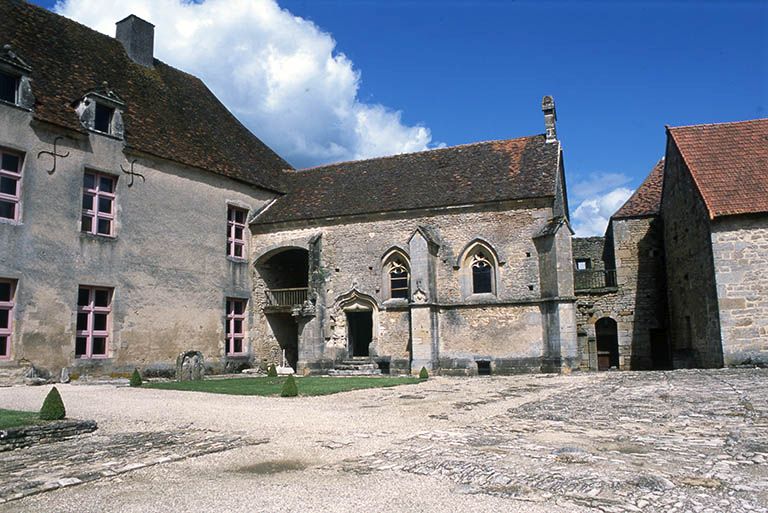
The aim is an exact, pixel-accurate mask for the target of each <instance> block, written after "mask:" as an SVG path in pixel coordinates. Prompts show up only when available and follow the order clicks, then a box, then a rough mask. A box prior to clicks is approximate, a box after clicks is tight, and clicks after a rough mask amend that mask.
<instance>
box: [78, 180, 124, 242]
mask: <svg viewBox="0 0 768 513" xmlns="http://www.w3.org/2000/svg"><path fill="white" fill-rule="evenodd" d="M116 183H117V177H114V176H109V175H104V174H100V173H93V172H90V171H88V172H86V173H85V175H84V178H83V214H82V224H81V225H80V230H81V231H83V232H85V233H91V234H93V235H106V236H109V237H111V236H113V235H114V234H115V185H116Z"/></svg>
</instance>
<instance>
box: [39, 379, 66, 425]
mask: <svg viewBox="0 0 768 513" xmlns="http://www.w3.org/2000/svg"><path fill="white" fill-rule="evenodd" d="M66 416H67V410H66V409H64V401H62V400H61V395H59V391H58V390H56V387H53V388H52V389H51V391H50V392H48V395H47V396H46V397H45V401H43V407H42V408H40V418H41V419H43V420H61V419H63V418H64V417H66Z"/></svg>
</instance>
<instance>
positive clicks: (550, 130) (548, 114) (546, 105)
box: [541, 96, 557, 143]
mask: <svg viewBox="0 0 768 513" xmlns="http://www.w3.org/2000/svg"><path fill="white" fill-rule="evenodd" d="M541 110H542V112H544V128H545V129H546V131H547V142H548V143H551V142H555V141H557V129H556V127H555V124H556V123H557V112H556V111H555V99H554V98H552V97H551V96H545V97H544V98H542V100H541Z"/></svg>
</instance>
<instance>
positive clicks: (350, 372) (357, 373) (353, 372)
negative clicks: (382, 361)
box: [328, 369, 381, 376]
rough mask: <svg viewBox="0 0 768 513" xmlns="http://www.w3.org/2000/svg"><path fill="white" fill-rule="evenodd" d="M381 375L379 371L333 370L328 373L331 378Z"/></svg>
mask: <svg viewBox="0 0 768 513" xmlns="http://www.w3.org/2000/svg"><path fill="white" fill-rule="evenodd" d="M380 374H381V371H380V370H379V369H363V370H354V369H343V370H342V369H331V370H329V371H328V375H329V376H378V375H380Z"/></svg>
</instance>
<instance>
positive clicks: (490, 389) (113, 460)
mask: <svg viewBox="0 0 768 513" xmlns="http://www.w3.org/2000/svg"><path fill="white" fill-rule="evenodd" d="M62 390H63V391H64V393H65V395H66V397H67V401H68V403H67V404H68V409H69V407H70V405H71V407H72V409H73V411H75V412H77V414H78V415H79V416H80V417H81V418H94V419H95V420H96V421H98V422H99V426H100V429H99V431H97V432H96V433H93V434H90V435H86V436H83V437H80V438H77V439H73V440H68V441H64V442H57V443H52V444H46V445H40V446H38V447H33V448H26V449H19V450H16V451H12V452H9V453H5V454H3V457H2V458H0V502H5V501H11V502H8V503H7V504H0V512H6V511H7V512H9V513H10V512H13V513H18V512H30V513H31V512H38V511H57V512H67V513H69V512H72V513H74V512H88V513H91V512H92V513H96V512H99V513H101V512H102V511H104V507H105V506H104V505H105V504H107V505H109V507H110V508H111V509H114V511H121V512H126V513H134V512H141V513H146V512H150V511H158V512H160V511H181V510H188V511H192V510H205V509H208V510H210V511H224V510H226V511H232V512H238V513H239V512H250V511H255V510H270V511H286V512H288V511H291V512H295V511H305V512H311V511H323V512H324V513H327V512H329V511H340V512H347V511H356V510H358V509H359V508H358V506H359V505H360V504H361V502H360V501H364V503H365V501H368V502H367V503H368V504H369V506H370V505H371V504H379V505H383V504H384V503H389V502H390V501H391V500H398V501H400V502H399V503H398V505H397V506H393V507H392V508H387V510H388V511H411V510H413V509H414V506H415V505H418V507H419V508H418V509H420V510H421V511H425V512H429V511H435V512H437V511H440V512H442V511H450V510H458V509H469V510H472V511H482V512H485V511H489V512H490V511H510V512H512V511H515V512H526V513H530V512H537V513H545V512H546V513H551V512H555V511H557V512H569V513H573V512H576V511H579V512H581V511H596V512H600V511H602V512H607V513H623V512H664V513H682V512H685V513H689V512H696V513H705V512H706V513H709V512H724V513H736V512H738V513H742V512H755V513H768V369H721V370H681V371H670V372H607V373H599V374H598V373H591V374H575V375H572V376H559V375H527V376H515V377H499V376H492V377H490V378H477V377H476V378H440V377H438V378H434V379H430V380H428V381H426V382H424V383H421V384H418V385H409V386H407V387H396V388H391V389H375V390H365V391H356V392H349V393H345V394H339V395H335V396H325V397H299V398H294V399H290V400H283V399H279V398H261V397H240V396H216V395H211V394H196V393H183V392H168V391H158V390H145V389H139V390H136V389H128V388H125V387H108V386H77V387H75V386H70V387H69V388H64V387H62ZM44 392H45V391H44V390H37V389H35V388H30V387H27V388H24V387H21V388H14V389H8V390H0V400H1V401H3V402H4V404H5V405H6V406H7V407H15V408H29V407H30V406H29V405H33V404H38V403H39V401H40V400H42V396H43V395H44ZM129 425H130V426H136V429H137V431H136V432H134V433H127V432H126V428H125V426H129ZM230 449H231V450H230ZM203 455H205V456H203ZM197 456H201V457H197ZM182 459H186V461H184V462H183V463H181V462H179V463H175V464H174V463H172V462H174V461H179V460H182ZM160 463H167V464H163V465H158V464H160ZM136 469H141V470H138V471H137V472H129V471H131V470H136ZM79 483H85V484H83V485H82V486H70V485H74V484H79ZM56 488H61V489H60V490H58V491H54V492H52V493H44V494H40V493H39V492H41V491H46V490H53V489H56ZM190 490H194V491H195V493H194V494H190ZM158 494H159V495H158ZM222 497H226V500H227V505H226V508H225V509H222V506H221V500H222ZM254 497H258V503H259V504H260V505H262V506H263V509H258V508H257V509H253V500H254ZM14 499H18V500H14ZM414 501H415V502H414ZM499 504H501V506H500V505H499ZM374 509H376V508H374Z"/></svg>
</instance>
